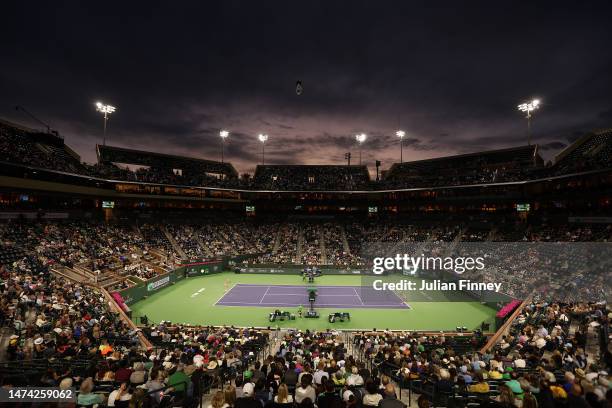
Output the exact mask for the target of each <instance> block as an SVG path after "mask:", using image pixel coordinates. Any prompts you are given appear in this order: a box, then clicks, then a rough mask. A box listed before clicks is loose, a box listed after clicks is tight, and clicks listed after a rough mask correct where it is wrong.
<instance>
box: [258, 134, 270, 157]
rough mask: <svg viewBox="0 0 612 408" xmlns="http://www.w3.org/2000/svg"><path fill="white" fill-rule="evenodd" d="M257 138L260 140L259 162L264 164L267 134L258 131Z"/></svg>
mask: <svg viewBox="0 0 612 408" xmlns="http://www.w3.org/2000/svg"><path fill="white" fill-rule="evenodd" d="M257 138H258V139H259V141H260V142H261V164H266V142H267V141H268V135H266V134H263V133H260V134H259V135H258V136H257Z"/></svg>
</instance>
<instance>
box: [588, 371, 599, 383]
mask: <svg viewBox="0 0 612 408" xmlns="http://www.w3.org/2000/svg"><path fill="white" fill-rule="evenodd" d="M597 376H598V374H597V373H588V374H587V375H586V379H587V380H589V381H593V380H595V379H596V378H597Z"/></svg>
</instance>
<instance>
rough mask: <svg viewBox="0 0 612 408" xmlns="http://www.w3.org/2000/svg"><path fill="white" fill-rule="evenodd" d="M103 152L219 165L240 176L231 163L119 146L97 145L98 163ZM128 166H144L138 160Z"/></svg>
mask: <svg viewBox="0 0 612 408" xmlns="http://www.w3.org/2000/svg"><path fill="white" fill-rule="evenodd" d="M102 150H108V153H112V152H113V151H115V152H118V153H127V154H132V155H135V156H138V155H141V156H150V157H156V158H160V159H169V160H177V161H179V160H180V161H190V162H194V163H201V164H219V165H223V166H227V167H229V168H231V170H232V173H233V174H236V175H237V174H238V172H237V171H236V169H235V168H234V166H233V165H232V164H231V163H229V162H220V161H216V160H208V159H200V158H197V157H190V156H179V155H175V154H166V153H158V152H150V151H146V150H138V149H129V148H126V147H119V146H108V145H106V146H103V145H100V144H96V156H97V157H98V161H99V160H100V155H101V153H102ZM127 164H142V163H141V162H138V161H137V160H134V163H129V162H128V163H127Z"/></svg>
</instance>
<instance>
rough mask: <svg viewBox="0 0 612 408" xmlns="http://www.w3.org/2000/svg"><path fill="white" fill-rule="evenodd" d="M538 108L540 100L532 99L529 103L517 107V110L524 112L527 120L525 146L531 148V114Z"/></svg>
mask: <svg viewBox="0 0 612 408" xmlns="http://www.w3.org/2000/svg"><path fill="white" fill-rule="evenodd" d="M539 107H540V100H539V99H534V100H532V101H529V102H524V103H521V104H520V105H518V106H517V108H518V110H519V111H521V112H525V113H526V114H527V115H526V118H527V145H529V146H531V115H532V114H531V112H533V111H535V110H536V109H538V108H539Z"/></svg>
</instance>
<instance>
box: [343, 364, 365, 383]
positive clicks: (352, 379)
mask: <svg viewBox="0 0 612 408" xmlns="http://www.w3.org/2000/svg"><path fill="white" fill-rule="evenodd" d="M346 383H347V385H349V386H351V387H352V386H357V387H359V386H362V385H363V377H362V376H360V375H359V369H358V368H357V366H353V368H352V369H351V375H349V376H348V378H347V379H346Z"/></svg>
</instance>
